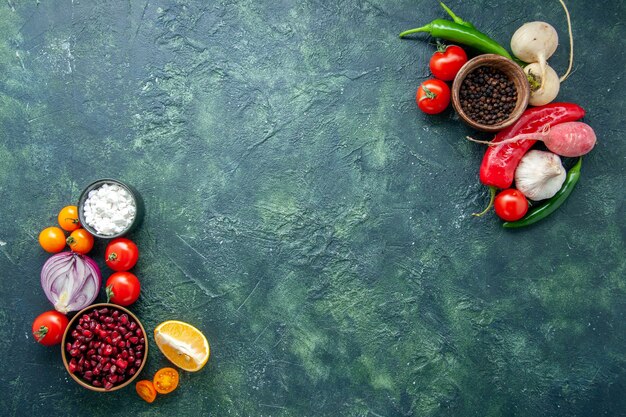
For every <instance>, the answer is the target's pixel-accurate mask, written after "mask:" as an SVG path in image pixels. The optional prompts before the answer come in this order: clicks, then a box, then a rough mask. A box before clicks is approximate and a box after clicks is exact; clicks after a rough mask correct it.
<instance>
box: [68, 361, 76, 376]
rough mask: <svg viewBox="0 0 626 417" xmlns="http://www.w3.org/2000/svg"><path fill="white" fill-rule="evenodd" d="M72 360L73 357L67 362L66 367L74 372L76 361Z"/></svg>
mask: <svg viewBox="0 0 626 417" xmlns="http://www.w3.org/2000/svg"><path fill="white" fill-rule="evenodd" d="M73 361H74V359H72V360H71V361H70V363H69V364H68V368H69V370H70V372H71V373H74V372H76V362H73Z"/></svg>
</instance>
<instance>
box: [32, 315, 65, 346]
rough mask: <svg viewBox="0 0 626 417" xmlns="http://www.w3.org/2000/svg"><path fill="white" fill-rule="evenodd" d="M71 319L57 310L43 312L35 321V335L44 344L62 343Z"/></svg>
mask: <svg viewBox="0 0 626 417" xmlns="http://www.w3.org/2000/svg"><path fill="white" fill-rule="evenodd" d="M68 323H69V320H68V319H67V317H65V315H63V314H61V313H59V312H58V311H56V310H50V311H46V312H45V313H41V314H40V315H39V316H37V318H36V319H35V321H34V322H33V336H34V337H35V340H36V341H37V342H39V343H41V344H42V345H44V346H53V345H58V344H59V343H61V340H62V339H63V333H64V332H65V329H66V328H67V325H68Z"/></svg>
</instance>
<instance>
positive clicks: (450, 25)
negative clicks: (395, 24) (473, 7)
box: [400, 3, 513, 59]
mask: <svg viewBox="0 0 626 417" xmlns="http://www.w3.org/2000/svg"><path fill="white" fill-rule="evenodd" d="M441 6H442V7H443V8H444V10H445V11H446V12H448V14H449V15H450V17H452V20H454V21H453V22H451V21H449V20H445V19H435V20H433V21H432V22H430V23H429V24H427V25H425V26H422V27H419V28H415V29H410V30H405V31H404V32H402V33H401V34H400V37H401V38H403V37H405V36H406V35H410V34H412V33H417V32H428V33H430V34H431V35H432V36H434V37H435V38H442V39H446V40H449V41H453V42H458V43H461V44H463V45H467V46H469V47H472V48H474V49H477V50H479V51H481V52H484V53H487V54H496V55H502V56H503V57H506V58H509V59H513V58H512V57H511V54H509V52H508V51H507V50H506V49H504V48H503V47H502V46H501V45H500V44H499V43H498V42H496V41H494V40H493V39H491V38H490V37H489V36H487V35H485V34H484V33H482V32H480V31H479V30H478V29H476V28H475V27H474V25H472V24H471V23H469V22H466V21H464V20H463V19H461V18H460V17H458V16H457V15H455V14H454V13H452V11H451V10H450V9H449V8H448V7H446V5H444V4H443V3H441Z"/></svg>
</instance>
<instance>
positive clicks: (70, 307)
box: [41, 252, 102, 314]
mask: <svg viewBox="0 0 626 417" xmlns="http://www.w3.org/2000/svg"><path fill="white" fill-rule="evenodd" d="M101 280H102V275H101V274H100V268H98V265H97V264H96V263H95V261H94V260H93V259H91V258H89V257H88V256H85V255H78V254H76V253H74V252H62V253H57V254H56V255H53V256H51V257H50V259H48V260H47V261H46V263H45V264H44V265H43V268H42V269H41V286H42V288H43V291H44V292H45V293H46V297H48V300H50V302H51V303H52V304H54V308H55V309H56V310H58V311H60V312H61V313H63V314H66V313H68V312H70V311H78V310H82V309H83V308H85V307H87V306H88V305H89V304H91V303H93V300H95V299H96V297H97V296H98V292H100V282H101Z"/></svg>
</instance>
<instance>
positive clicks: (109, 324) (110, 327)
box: [106, 323, 115, 329]
mask: <svg viewBox="0 0 626 417" xmlns="http://www.w3.org/2000/svg"><path fill="white" fill-rule="evenodd" d="M106 326H107V329H115V323H107V325H106Z"/></svg>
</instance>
